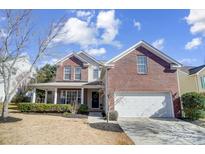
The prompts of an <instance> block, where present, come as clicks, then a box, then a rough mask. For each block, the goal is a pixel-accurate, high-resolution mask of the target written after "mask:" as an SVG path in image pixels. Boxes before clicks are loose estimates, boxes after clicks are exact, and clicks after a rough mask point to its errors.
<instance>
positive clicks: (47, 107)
mask: <svg viewBox="0 0 205 154" xmlns="http://www.w3.org/2000/svg"><path fill="white" fill-rule="evenodd" d="M18 109H19V110H20V111H21V112H58V113H63V112H71V105H70V104H42V103H19V104H18Z"/></svg>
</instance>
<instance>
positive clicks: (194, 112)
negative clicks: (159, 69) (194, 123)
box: [182, 92, 205, 120]
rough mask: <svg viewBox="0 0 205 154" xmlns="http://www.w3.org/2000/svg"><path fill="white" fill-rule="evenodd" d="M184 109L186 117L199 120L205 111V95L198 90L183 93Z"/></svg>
mask: <svg viewBox="0 0 205 154" xmlns="http://www.w3.org/2000/svg"><path fill="white" fill-rule="evenodd" d="M182 102H183V103H182V104H183V111H184V113H185V118H188V119H190V120H197V119H199V118H202V117H203V112H204V111H205V96H204V95H203V94H200V93H196V92H189V93H186V94H183V95H182Z"/></svg>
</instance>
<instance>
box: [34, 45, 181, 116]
mask: <svg viewBox="0 0 205 154" xmlns="http://www.w3.org/2000/svg"><path fill="white" fill-rule="evenodd" d="M56 64H57V73H56V81H55V82H50V83H37V84H32V85H31V86H32V87H34V95H33V100H32V102H33V103H34V102H35V100H36V92H35V89H36V88H38V89H42V90H45V92H46V95H45V103H47V98H48V95H47V94H48V91H52V97H53V101H52V103H55V104H57V103H63V104H64V103H65V104H67V103H71V102H73V101H75V100H78V102H79V104H80V103H81V104H87V105H88V107H89V110H90V111H107V109H108V107H109V109H110V110H111V111H112V110H117V111H118V113H119V116H120V117H179V116H180V114H181V112H180V109H181V104H180V99H179V93H178V82H177V68H178V67H181V64H179V63H178V62H177V61H175V60H174V59H172V58H170V57H169V56H167V55H165V54H164V53H162V52H161V51H159V50H157V49H156V48H154V47H153V46H151V45H150V44H148V43H146V42H145V41H140V42H138V43H137V44H135V45H134V46H132V47H131V48H129V49H128V50H126V51H124V52H122V53H121V54H119V55H118V56H116V57H114V58H113V59H111V60H109V61H107V62H104V63H102V62H100V61H97V60H96V59H94V58H93V57H91V56H90V55H88V54H87V53H85V52H78V53H71V54H69V55H68V56H66V57H64V58H63V59H60V60H59V61H58V62H57V63H56ZM108 104H109V105H108Z"/></svg>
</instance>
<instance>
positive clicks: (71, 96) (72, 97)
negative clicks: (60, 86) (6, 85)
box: [61, 90, 81, 104]
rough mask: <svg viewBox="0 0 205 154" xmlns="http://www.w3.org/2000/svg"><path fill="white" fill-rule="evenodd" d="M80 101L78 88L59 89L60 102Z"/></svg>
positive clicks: (71, 102)
mask: <svg viewBox="0 0 205 154" xmlns="http://www.w3.org/2000/svg"><path fill="white" fill-rule="evenodd" d="M76 101H77V102H78V103H80V102H81V91H80V90H61V104H73V103H74V102H76Z"/></svg>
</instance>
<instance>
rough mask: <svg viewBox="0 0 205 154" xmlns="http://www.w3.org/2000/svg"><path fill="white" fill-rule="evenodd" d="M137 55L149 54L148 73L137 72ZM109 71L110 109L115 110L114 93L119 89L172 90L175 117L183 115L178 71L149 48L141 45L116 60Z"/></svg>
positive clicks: (140, 90) (141, 90)
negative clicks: (171, 68)
mask: <svg viewBox="0 0 205 154" xmlns="http://www.w3.org/2000/svg"><path fill="white" fill-rule="evenodd" d="M137 55H145V56H147V61H148V73H147V74H146V75H140V74H138V73H137V65H136V57H137ZM113 64H114V68H111V69H110V70H109V71H108V94H109V101H108V102H109V104H110V105H109V106H110V110H114V93H115V92H117V91H135V92H137V91H139V92H171V94H172V99H173V103H174V112H175V117H179V116H180V115H181V112H180V110H181V104H180V99H179V94H178V84H177V71H176V70H170V64H169V63H167V62H165V61H164V60H162V59H161V58H159V57H157V56H156V55H154V54H153V53H151V52H150V51H148V50H147V49H145V48H143V47H139V48H138V49H137V50H133V51H132V52H130V53H129V54H127V55H126V56H124V57H122V58H121V59H119V60H118V61H116V62H114V63H113Z"/></svg>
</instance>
